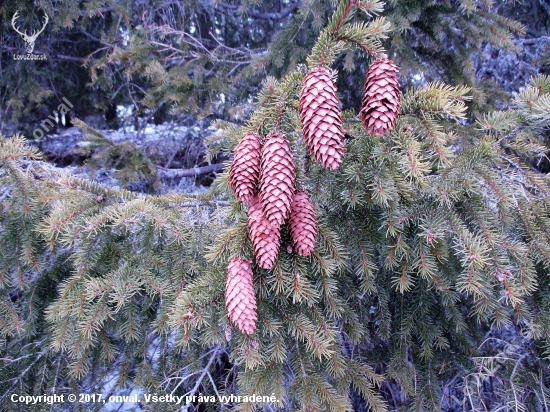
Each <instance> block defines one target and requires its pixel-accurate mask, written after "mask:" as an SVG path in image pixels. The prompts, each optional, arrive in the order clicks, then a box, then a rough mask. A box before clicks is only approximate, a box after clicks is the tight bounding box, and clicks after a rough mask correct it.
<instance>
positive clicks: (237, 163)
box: [229, 133, 261, 202]
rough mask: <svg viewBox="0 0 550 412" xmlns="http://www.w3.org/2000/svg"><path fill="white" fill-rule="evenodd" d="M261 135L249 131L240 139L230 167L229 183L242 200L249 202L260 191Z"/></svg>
mask: <svg viewBox="0 0 550 412" xmlns="http://www.w3.org/2000/svg"><path fill="white" fill-rule="evenodd" d="M260 149H261V143H260V136H258V135H257V134H256V133H247V134H245V135H244V136H243V137H242V138H241V140H240V141H239V145H238V146H237V149H236V150H235V156H234V157H233V162H231V167H230V168H229V184H230V185H231V188H232V189H233V193H234V194H235V197H236V198H237V200H238V201H240V202H248V201H250V199H252V197H254V196H255V195H256V193H257V192H258V180H259V177H260Z"/></svg>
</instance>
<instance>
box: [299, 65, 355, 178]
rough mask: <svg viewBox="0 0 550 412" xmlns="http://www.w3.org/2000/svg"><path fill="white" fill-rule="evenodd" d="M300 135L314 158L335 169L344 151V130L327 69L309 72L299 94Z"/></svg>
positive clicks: (326, 166)
mask: <svg viewBox="0 0 550 412" xmlns="http://www.w3.org/2000/svg"><path fill="white" fill-rule="evenodd" d="M300 120H301V122H302V134H303V136H304V140H305V142H306V144H307V146H308V147H309V151H310V153H311V154H312V155H313V158H314V159H315V160H316V161H318V162H321V165H322V166H323V167H324V168H328V169H331V170H334V169H337V168H338V166H340V163H341V162H342V154H343V152H344V134H345V132H344V128H343V121H342V111H341V110H340V106H339V100H338V94H337V89H336V85H335V84H334V82H333V81H332V78H331V75H330V73H329V71H328V70H326V69H324V68H316V69H313V70H310V72H309V73H308V74H307V76H306V77H305V79H304V84H303V87H302V92H301V94H300Z"/></svg>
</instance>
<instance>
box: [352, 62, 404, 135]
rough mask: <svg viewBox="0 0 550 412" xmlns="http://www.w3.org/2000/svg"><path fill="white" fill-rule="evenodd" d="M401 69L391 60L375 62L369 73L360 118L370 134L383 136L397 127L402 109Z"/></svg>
mask: <svg viewBox="0 0 550 412" xmlns="http://www.w3.org/2000/svg"><path fill="white" fill-rule="evenodd" d="M398 71H399V68H398V67H397V66H396V65H395V64H394V63H393V61H391V60H390V59H385V58H384V59H380V60H377V61H375V62H374V63H373V64H372V65H371V66H370V67H369V70H368V71H367V79H366V82H365V92H364V95H363V102H362V107H361V111H360V112H359V117H360V118H361V120H363V124H364V125H365V129H367V133H369V134H378V135H383V134H385V133H388V132H390V131H391V130H392V129H393V128H394V126H395V120H396V118H397V115H398V114H399V110H400V109H401V90H400V89H399V79H398V78H397V72H398Z"/></svg>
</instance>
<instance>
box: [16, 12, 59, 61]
mask: <svg viewBox="0 0 550 412" xmlns="http://www.w3.org/2000/svg"><path fill="white" fill-rule="evenodd" d="M18 18H19V12H18V11H16V12H15V14H14V15H13V18H12V19H11V25H12V26H13V29H14V30H15V31H16V32H17V33H19V34H20V35H21V37H23V40H25V43H27V53H28V54H32V52H33V50H34V43H35V42H36V39H37V38H38V35H39V34H40V33H42V32H43V31H44V29H45V28H46V24H48V22H49V21H50V19H49V18H48V15H47V14H46V13H44V25H43V26H42V28H41V29H40V30H38V31H33V32H32V34H31V35H30V36H29V35H28V34H27V32H26V31H25V32H21V31H19V30H18V29H17V26H16V25H15V22H16V21H17V19H18Z"/></svg>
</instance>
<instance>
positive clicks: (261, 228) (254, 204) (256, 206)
mask: <svg viewBox="0 0 550 412" xmlns="http://www.w3.org/2000/svg"><path fill="white" fill-rule="evenodd" d="M248 231H249V233H250V238H251V239H252V246H253V248H254V255H255V256H256V262H257V263H258V266H260V267H261V268H263V269H271V268H272V267H273V265H274V264H275V259H277V255H278V254H279V244H280V233H279V228H278V227H276V226H273V225H272V224H271V223H270V222H269V220H267V219H266V217H265V216H264V212H263V210H262V205H261V204H260V200H259V199H258V196H255V197H253V198H252V200H251V201H250V206H249V207H248Z"/></svg>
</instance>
